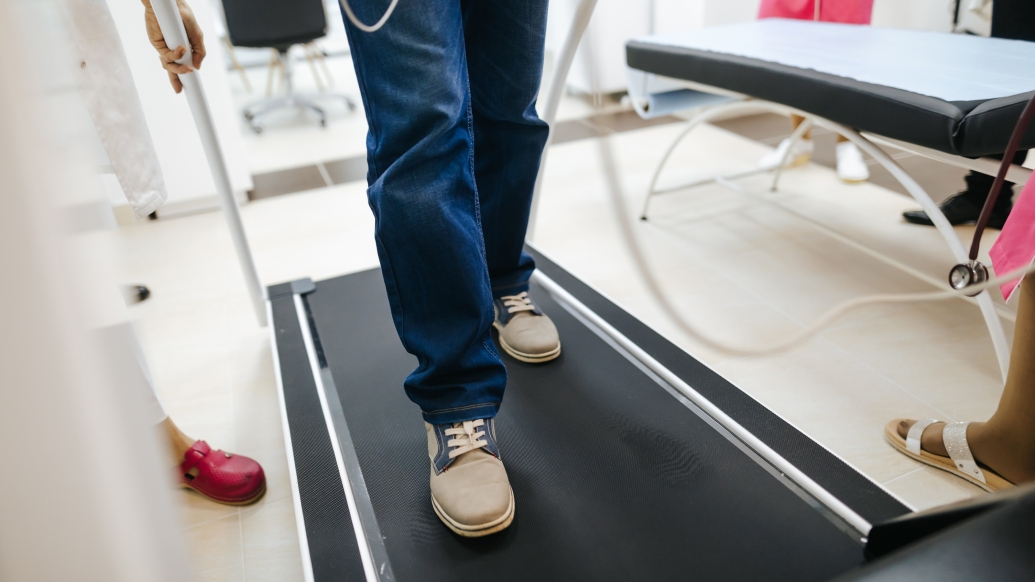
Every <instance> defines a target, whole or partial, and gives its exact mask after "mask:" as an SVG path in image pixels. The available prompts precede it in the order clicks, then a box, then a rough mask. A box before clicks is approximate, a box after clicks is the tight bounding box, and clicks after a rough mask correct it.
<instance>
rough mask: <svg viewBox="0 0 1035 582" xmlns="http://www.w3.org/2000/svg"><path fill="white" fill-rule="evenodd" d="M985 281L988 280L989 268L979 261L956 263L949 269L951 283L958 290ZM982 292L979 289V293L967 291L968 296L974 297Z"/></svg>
mask: <svg viewBox="0 0 1035 582" xmlns="http://www.w3.org/2000/svg"><path fill="white" fill-rule="evenodd" d="M985 281H988V269H986V268H985V266H984V265H982V264H981V263H979V262H977V261H971V262H970V263H969V264H959V265H956V266H955V267H953V268H952V270H951V271H949V285H951V286H952V288H953V289H955V290H957V291H962V290H963V289H966V288H967V287H970V286H972V285H980V284H982V283H984V282H985ZM980 294H981V291H978V292H977V293H967V296H968V297H974V296H976V295H980Z"/></svg>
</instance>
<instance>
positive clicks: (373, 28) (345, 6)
mask: <svg viewBox="0 0 1035 582" xmlns="http://www.w3.org/2000/svg"><path fill="white" fill-rule="evenodd" d="M338 3H339V4H341V9H342V10H344V11H345V16H348V17H349V20H350V21H352V24H353V25H355V27H356V28H358V29H360V30H362V31H363V32H377V31H378V30H381V27H382V26H384V25H385V23H386V22H388V18H389V17H391V16H392V12H395V6H396V5H397V4H399V0H392V3H391V4H389V5H388V10H385V13H384V15H382V16H381V19H380V20H378V21H377V22H376V23H374V24H373V25H366V24H363V23H362V22H360V20H359V18H357V17H356V15H355V14H354V13H353V12H352V6H349V0H338Z"/></svg>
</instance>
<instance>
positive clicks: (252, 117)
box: [244, 111, 255, 121]
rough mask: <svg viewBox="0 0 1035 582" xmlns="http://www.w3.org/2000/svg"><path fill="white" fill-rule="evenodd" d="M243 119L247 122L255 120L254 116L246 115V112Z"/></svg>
mask: <svg viewBox="0 0 1035 582" xmlns="http://www.w3.org/2000/svg"><path fill="white" fill-rule="evenodd" d="M244 118H245V119H246V120H248V121H251V120H253V119H255V116H254V115H252V114H251V113H248V112H247V111H245V112H244Z"/></svg>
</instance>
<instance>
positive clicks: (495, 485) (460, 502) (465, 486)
mask: <svg viewBox="0 0 1035 582" xmlns="http://www.w3.org/2000/svg"><path fill="white" fill-rule="evenodd" d="M424 428H425V429H426V430H427V432H428V456H429V457H430V458H431V505H432V507H433V508H434V509H435V514H436V515H438V518H439V519H441V520H442V523H444V524H446V527H448V528H449V529H451V530H453V531H454V532H456V533H458V534H460V535H462V536H464V537H469V538H477V537H481V536H487V535H489V534H492V533H496V532H498V531H502V530H504V529H506V528H507V526H509V525H510V522H512V521H514V491H513V490H511V488H510V480H509V479H507V470H506V469H504V468H503V461H501V460H500V451H499V448H498V447H497V446H496V427H495V425H494V424H493V421H492V419H491V418H488V419H479V420H468V421H465V422H458V423H455V424H428V423H426V422H425V423H424Z"/></svg>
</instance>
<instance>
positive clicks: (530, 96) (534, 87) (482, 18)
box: [461, 0, 549, 297]
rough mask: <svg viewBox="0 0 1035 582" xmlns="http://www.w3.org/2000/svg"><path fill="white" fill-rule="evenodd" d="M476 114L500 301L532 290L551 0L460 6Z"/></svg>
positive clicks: (489, 248)
mask: <svg viewBox="0 0 1035 582" xmlns="http://www.w3.org/2000/svg"><path fill="white" fill-rule="evenodd" d="M461 4H462V6H463V14H464V38H465V42H466V45H467V58H468V70H469V71H470V75H469V76H470V83H471V101H472V110H473V113H474V144H475V146H474V147H475V151H474V173H475V177H476V182H477V184H478V194H479V199H480V201H481V212H482V215H481V216H482V227H483V230H484V234H485V258H486V261H487V263H488V267H489V277H490V279H491V281H492V292H493V295H494V296H495V297H500V296H502V295H513V294H517V293H520V292H521V291H525V290H527V289H528V278H529V277H531V276H532V271H533V270H534V269H535V262H534V261H533V260H532V257H531V256H529V255H528V254H527V253H525V252H523V250H522V248H523V246H524V242H525V230H526V228H527V227H528V214H529V209H530V207H531V203H532V191H533V189H534V187H535V178H536V173H537V172H538V170H539V161H540V158H541V157H542V153H543V146H544V145H545V144H546V138H547V136H548V135H549V128H548V127H547V125H546V123H545V122H544V121H542V120H540V119H539V117H538V116H537V115H536V111H535V102H536V96H537V94H538V92H539V81H540V79H541V77H542V74H543V43H544V40H545V37H546V8H547V2H546V0H527V1H524V0H523V1H518V2H515V1H513V0H461Z"/></svg>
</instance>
